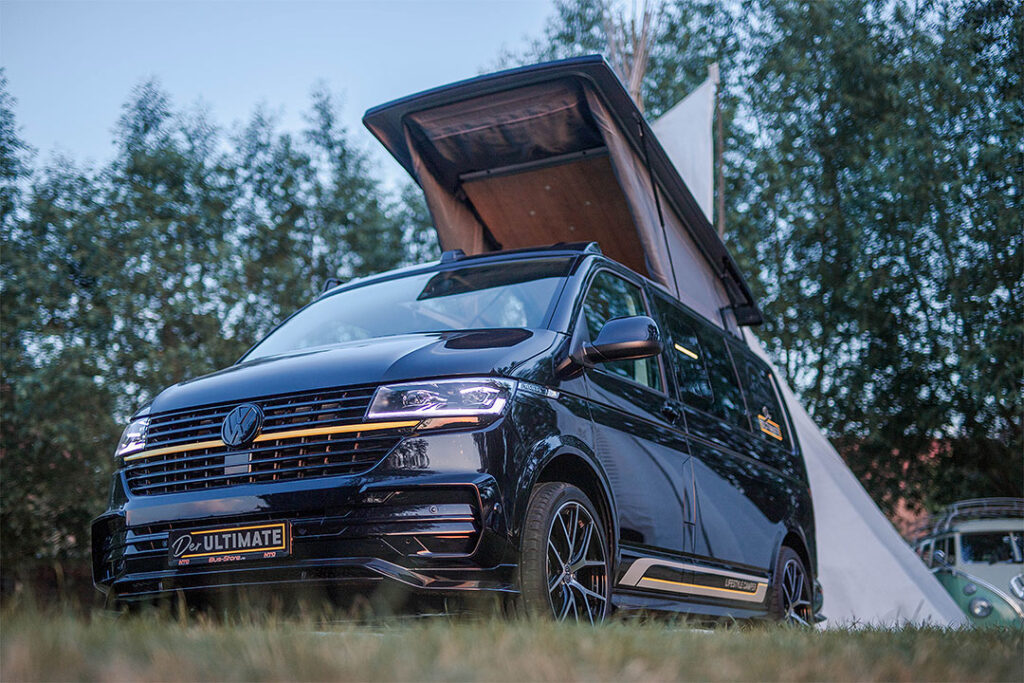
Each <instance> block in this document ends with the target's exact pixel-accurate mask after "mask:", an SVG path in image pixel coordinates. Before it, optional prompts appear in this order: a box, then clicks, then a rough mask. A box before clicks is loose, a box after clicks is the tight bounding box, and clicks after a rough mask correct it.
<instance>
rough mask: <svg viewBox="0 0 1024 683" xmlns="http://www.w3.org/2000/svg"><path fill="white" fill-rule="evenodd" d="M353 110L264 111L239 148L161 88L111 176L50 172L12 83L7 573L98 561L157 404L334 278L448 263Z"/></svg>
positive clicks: (124, 135) (146, 92)
mask: <svg viewBox="0 0 1024 683" xmlns="http://www.w3.org/2000/svg"><path fill="white" fill-rule="evenodd" d="M338 111H339V105H338V103H337V102H336V101H335V99H334V98H333V97H332V96H331V94H330V93H329V92H327V91H326V90H323V89H318V90H315V91H314V92H313V95H312V99H311V106H310V111H309V115H308V119H307V126H306V129H305V130H304V131H302V132H301V133H300V134H293V133H288V132H283V131H281V130H279V128H278V126H277V123H276V121H275V120H274V118H273V117H272V116H270V115H268V114H267V113H266V112H265V111H257V112H256V113H255V114H254V115H253V116H252V117H251V119H250V120H249V121H248V122H247V123H246V124H245V125H244V126H242V127H241V128H239V129H238V130H234V131H227V132H225V131H223V130H221V129H219V128H218V127H217V126H216V125H215V124H214V123H213V122H212V121H211V120H210V118H209V116H208V115H207V114H206V113H205V112H203V111H201V110H182V109H176V108H175V107H174V105H173V103H172V102H171V100H170V97H169V96H168V94H167V93H166V92H164V91H163V90H162V89H161V87H160V86H159V84H158V83H156V82H152V81H150V82H145V83H142V84H140V85H139V86H138V87H137V88H136V89H135V90H134V92H133V93H132V95H131V97H130V98H129V100H128V101H127V102H126V103H125V105H124V107H123V109H122V113H121V116H120V118H119V120H118V121H117V124H116V126H115V128H114V139H115V143H116V154H115V156H114V158H113V159H112V160H111V161H110V163H108V164H106V165H105V166H103V167H101V168H84V167H80V166H78V165H76V164H75V163H74V162H73V161H72V160H70V159H67V158H55V159H53V160H52V161H51V162H49V163H47V164H45V165H43V166H41V167H39V168H34V167H33V164H32V159H33V157H32V156H31V154H30V150H28V149H27V148H26V147H25V145H24V144H23V143H22V142H21V140H20V139H19V137H18V132H17V127H16V124H15V117H14V102H13V99H12V98H11V96H10V94H9V93H8V92H7V88H6V82H3V83H0V162H2V167H0V168H2V179H3V185H2V188H0V198H2V202H3V203H2V209H3V213H2V259H0V272H2V284H0V287H2V289H0V299H2V308H0V316H2V319H0V330H2V372H3V375H2V383H0V401H2V405H0V410H2V415H3V419H2V445H0V448H2V460H0V485H2V502H3V505H2V526H0V532H2V539H3V543H2V546H0V547H2V558H0V559H2V562H3V565H4V568H5V572H10V571H17V570H18V568H19V566H22V565H24V564H25V563H26V562H31V561H32V560H33V559H35V560H46V559H57V560H61V559H78V558H82V557H84V556H85V554H87V552H88V537H89V536H88V522H89V519H90V518H91V517H93V516H95V515H96V514H97V513H98V512H99V511H101V510H102V509H103V499H104V497H105V495H106V491H107V482H108V476H109V473H110V468H111V465H112V462H111V453H112V449H113V447H114V445H115V443H116V442H117V438H118V434H119V428H120V424H122V423H123V420H124V419H125V418H126V417H127V416H128V415H129V414H130V413H131V412H132V411H133V410H134V409H135V408H136V407H138V406H139V405H140V404H141V403H143V402H144V401H146V400H148V398H150V397H152V396H153V395H154V394H155V393H156V392H158V391H159V390H160V389H162V388H163V387H166V386H168V385H170V384H173V383H175V382H179V381H181V380H183V379H186V378H188V377H194V376H197V375H201V374H204V373H206V372H209V371H212V370H214V369H217V368H220V367H224V366H226V365H230V364H231V363H232V362H234V360H235V359H237V358H238V356H239V355H241V353H242V352H243V351H244V350H245V349H246V348H247V347H248V346H249V345H251V344H252V343H254V342H255V341H257V340H258V339H259V338H260V336H262V335H263V334H265V333H266V332H267V331H268V330H269V329H270V328H271V327H272V326H273V325H274V324H276V322H278V321H279V320H281V319H282V318H283V317H284V316H285V315H287V314H288V313H290V312H291V311H293V310H295V309H296V308H298V307H299V306H301V305H303V304H305V303H307V302H308V301H310V300H311V299H312V298H313V297H314V296H315V295H316V293H318V292H319V290H320V288H321V287H322V286H323V283H324V281H325V280H326V279H327V278H328V277H340V278H348V277H354V276H359V275H364V274H368V273H373V272H378V271H381V270H386V269H389V268H393V267H395V266H398V265H401V264H403V263H405V262H407V261H408V260H409V259H411V258H416V259H424V258H429V257H430V256H432V255H434V253H435V252H436V243H434V242H432V241H431V237H432V235H431V232H432V231H430V230H429V217H428V216H427V215H426V213H425V211H424V210H422V207H419V208H418V205H416V204H415V202H411V201H402V200H401V198H395V197H391V196H390V195H388V194H387V193H385V192H383V191H382V190H381V189H380V187H379V185H378V183H377V182H376V181H375V179H374V178H373V176H372V173H371V168H370V165H369V162H368V161H367V158H366V156H365V154H364V153H363V152H362V150H360V149H359V147H358V146H357V145H355V144H354V143H353V142H352V141H351V140H350V139H349V137H348V134H347V132H346V131H345V129H344V128H343V127H342V126H341V124H340V123H339V118H338ZM404 192H405V194H406V195H407V196H409V197H411V196H412V190H409V189H406V190H405V191H404Z"/></svg>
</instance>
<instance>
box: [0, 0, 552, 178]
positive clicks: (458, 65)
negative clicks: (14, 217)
mask: <svg viewBox="0 0 1024 683" xmlns="http://www.w3.org/2000/svg"><path fill="white" fill-rule="evenodd" d="M552 11H553V9H552V4H551V0H476V1H471V0H420V1H415V0H377V1H376V2H372V1H364V0H335V1H330V2H329V1H319V2H313V1H292V2H285V1H284V0H279V1H276V2H252V1H248V2H243V1H241V0H235V1H218V2H201V1H199V0H192V1H188V2H185V1H180V0H176V1H164V2H149V1H145V0H136V1H133V2H100V1H86V0H81V1H77V2H67V1H65V2H50V1H47V0H31V1H29V0H0V65H2V66H3V67H5V68H6V71H7V78H8V87H9V89H10V92H11V94H12V95H13V96H14V97H15V98H16V99H17V101H18V103H17V106H16V109H15V113H16V116H17V117H18V124H19V127H20V128H21V134H22V137H23V138H24V139H25V140H26V141H27V142H28V143H29V144H30V145H32V146H33V147H35V148H36V149H37V150H38V151H39V153H40V155H41V157H42V158H43V159H45V158H48V157H49V156H50V155H51V154H52V153H53V152H54V151H60V152H65V153H68V154H70V155H71V156H73V157H74V158H76V159H79V160H91V161H93V162H98V163H102V162H103V161H105V160H106V159H107V158H108V157H109V155H110V153H111V151H112V148H111V142H110V140H111V133H110V131H111V127H112V126H113V125H114V122H115V121H116V119H117V116H118V114H119V110H120V107H121V105H122V104H123V102H124V101H125V99H126V98H127V97H128V95H129V92H130V90H131V88H132V86H134V85H136V84H137V83H139V82H140V81H142V80H144V79H146V78H148V77H151V76H155V77H157V78H159V79H160V81H161V82H162V83H163V85H164V87H165V88H166V89H167V90H168V91H169V92H170V93H171V95H172V97H173V98H174V102H175V104H176V105H179V106H181V105H192V104H195V103H197V102H201V103H203V104H204V105H205V106H207V107H208V108H209V110H210V112H211V114H212V117H213V119H214V120H215V121H217V122H218V123H220V124H224V125H228V124H231V123H232V122H235V121H240V120H243V119H245V118H247V116H248V115H249V114H250V113H251V112H252V110H253V109H254V108H255V107H256V106H257V105H258V104H260V103H263V104H266V105H268V106H269V107H270V108H271V110H272V111H275V112H278V113H279V114H280V118H281V123H282V126H283V127H286V128H298V127H299V126H301V124H302V118H301V117H302V113H303V111H305V109H306V108H307V105H308V102H309V97H308V96H309V92H310V90H311V88H312V87H313V86H314V84H316V83H318V82H323V83H326V84H327V85H328V86H329V87H330V88H331V90H332V91H334V92H336V93H339V94H341V95H342V96H343V101H344V118H345V121H346V123H347V125H348V128H349V130H350V131H351V132H352V134H353V137H354V138H355V139H356V140H358V141H359V142H360V143H361V144H362V145H363V147H364V148H366V149H370V150H373V158H374V160H375V162H376V163H377V169H378V173H379V175H380V176H382V177H385V178H388V179H397V178H398V177H401V175H402V174H403V172H402V171H401V170H400V169H399V167H398V166H397V164H394V163H393V162H391V161H390V157H388V156H387V155H386V153H384V152H383V150H382V149H381V151H380V152H377V151H376V150H377V149H379V145H377V144H376V142H375V141H373V140H372V138H371V137H370V135H369V133H368V132H366V131H365V129H364V128H363V127H362V124H361V123H360V118H361V116H362V113H363V111H365V110H366V109H367V108H368V107H370V106H373V105H375V104H379V103H381V102H385V101H387V100H389V99H393V98H395V97H400V96H402V95H406V94H409V93H412V92H415V91H418V90H422V89H425V88H430V87H433V86H437V85H441V84H444V83H448V82H451V81H454V80H458V79H461V78H466V77H470V76H473V75H476V74H477V73H479V72H480V71H481V70H485V69H487V68H488V67H490V66H491V65H493V63H494V61H495V59H496V58H497V56H498V55H499V53H500V52H501V50H502V48H517V47H521V46H522V45H524V44H525V42H526V38H527V37H538V36H539V35H540V33H541V31H542V28H543V26H544V22H545V20H546V19H547V18H548V17H549V16H550V15H551V13H552Z"/></svg>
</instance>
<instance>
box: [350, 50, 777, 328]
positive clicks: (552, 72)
mask: <svg viewBox="0 0 1024 683" xmlns="http://www.w3.org/2000/svg"><path fill="white" fill-rule="evenodd" d="M363 120H364V123H365V124H366V125H367V127H368V128H369V129H370V130H371V131H372V132H373V133H374V135H376V136H377V137H378V138H379V139H380V140H381V142H383V143H384V145H385V146H386V147H387V148H388V150H389V151H390V152H391V153H392V154H393V155H394V156H395V158H396V159H398V161H399V162H400V163H402V164H403V166H405V168H406V169H407V170H408V171H409V172H410V173H411V174H412V175H413V177H414V178H415V179H416V180H417V182H418V183H419V184H420V186H421V188H422V189H423V191H424V194H425V196H426V199H427V204H428V206H429V208H430V212H431V215H432V217H433V220H434V224H435V227H436V229H437V232H438V237H439V239H440V242H441V245H442V247H443V248H444V249H455V248H459V249H462V250H464V251H466V252H467V253H471V254H476V253H482V252H485V251H491V250H496V249H512V248H519V247H530V246H537V245H542V244H551V243H556V242H576V241H581V240H587V241H590V240H596V241H597V242H598V243H599V244H600V245H601V248H602V250H603V251H604V252H605V253H606V254H608V255H609V256H611V257H612V258H614V259H616V260H618V261H620V262H622V263H624V264H626V265H627V266H629V267H631V268H633V269H634V270H636V271H638V272H640V273H643V274H645V275H648V276H649V277H651V279H653V280H655V281H657V282H659V283H662V284H663V285H665V286H666V287H667V288H668V289H669V290H670V291H673V292H677V293H678V295H679V297H680V298H681V299H682V300H683V301H686V302H687V303H688V304H690V305H691V306H692V307H693V308H695V309H696V310H698V311H699V312H701V313H703V314H704V315H705V316H706V317H707V318H709V319H710V320H713V321H715V322H717V323H719V324H726V323H725V322H724V321H729V322H732V321H735V322H739V324H757V323H759V322H760V321H761V317H760V313H759V311H758V310H757V306H756V305H755V304H754V302H753V298H752V296H751V295H750V291H749V289H748V287H747V285H746V283H745V282H744V281H743V279H742V278H741V277H740V275H739V272H738V270H737V268H736V266H735V263H734V262H733V260H732V258H731V257H730V256H729V254H728V252H727V251H726V250H725V248H724V246H723V245H722V243H721V241H720V240H719V239H718V236H717V234H715V232H714V230H713V228H712V227H711V224H710V223H709V222H708V221H707V219H706V217H705V216H704V215H703V213H701V211H700V208H699V207H698V206H697V205H696V202H695V201H694V199H693V197H692V195H690V193H689V190H687V189H686V186H685V184H684V183H683V181H682V180H681V179H680V178H679V175H678V173H677V172H676V171H675V169H674V167H673V166H672V164H671V163H670V162H669V161H668V159H667V157H666V156H665V153H664V151H663V150H662V149H661V146H660V145H659V144H658V142H657V140H656V139H655V138H654V136H653V134H652V133H651V131H650V127H649V126H648V125H647V123H646V122H645V121H644V119H643V117H642V116H641V115H640V113H639V111H637V109H636V107H635V105H634V104H633V102H632V100H631V99H630V98H629V96H628V94H627V93H626V91H625V89H624V88H623V87H622V85H621V83H620V82H619V81H618V79H617V78H616V77H615V75H614V74H613V72H612V71H611V69H610V68H609V67H608V65H607V63H605V62H604V60H603V59H601V58H600V57H584V58H577V59H572V60H565V61H562V62H551V63H548V64H541V65H537V66H534V67H526V68H523V69H515V70H512V71H507V72H502V73H499V74H494V75H491V76H483V77H480V78H477V79H473V80H470V81H465V82H462V83H456V84H454V85H450V86H445V87H443V88H439V89H437V90H433V91H428V92H426V93H421V94H419V95H413V96H411V97H408V98H405V99H402V100H398V101H396V102H392V103H390V104H386V105H382V106H380V107H376V108H374V109H371V110H370V111H369V112H367V114H366V116H365V117H364V119H363ZM655 193H657V194H655ZM723 310H731V311H732V312H733V314H734V315H733V316H723V313H722V311H723Z"/></svg>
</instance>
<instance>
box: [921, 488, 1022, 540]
mask: <svg viewBox="0 0 1024 683" xmlns="http://www.w3.org/2000/svg"><path fill="white" fill-rule="evenodd" d="M999 517H1024V498H971V499H968V500H960V501H957V502H955V503H953V504H952V505H949V506H948V507H946V508H945V509H944V510H941V511H939V512H937V513H935V514H934V515H930V516H929V517H928V518H927V519H926V520H924V521H923V522H921V524H919V525H918V526H917V527H916V528H915V529H914V530H913V531H912V532H911V533H912V535H913V537H914V540H915V541H920V540H923V539H925V538H928V537H929V536H935V535H938V534H942V533H946V532H947V531H950V530H951V529H953V528H954V527H955V526H956V524H957V523H959V522H966V521H968V520H972V519H996V518H999Z"/></svg>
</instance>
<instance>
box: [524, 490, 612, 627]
mask: <svg viewBox="0 0 1024 683" xmlns="http://www.w3.org/2000/svg"><path fill="white" fill-rule="evenodd" d="M574 532H575V533H574ZM610 576H611V561H610V558H609V553H608V544H607V540H606V534H605V527H604V525H603V524H602V522H601V517H600V516H599V515H598V514H597V510H596V509H595V508H594V504H593V503H591V502H590V499H589V498H587V496H586V494H584V493H583V491H580V490H579V489H578V488H576V487H575V486H572V485H571V484H564V483H560V482H546V483H543V484H540V485H538V486H537V487H536V488H535V489H534V490H533V494H532V495H531V496H530V502H529V504H528V505H527V509H526V518H525V520H524V523H523V541H522V552H521V553H520V558H519V586H520V591H521V592H520V596H519V600H518V605H517V607H518V608H519V610H518V611H520V612H522V613H525V614H527V615H529V616H534V617H543V618H554V619H556V620H558V621H565V620H575V621H582V622H585V623H592V624H596V623H599V622H601V621H603V620H604V618H605V617H606V616H608V613H609V608H610V604H611V582H610V580H609V577H610Z"/></svg>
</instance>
